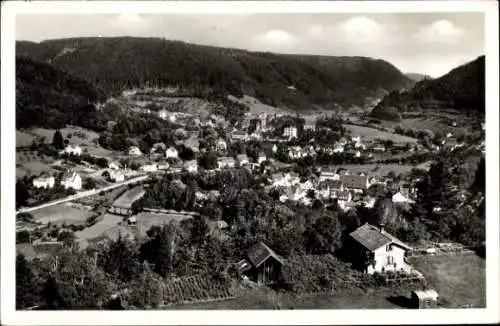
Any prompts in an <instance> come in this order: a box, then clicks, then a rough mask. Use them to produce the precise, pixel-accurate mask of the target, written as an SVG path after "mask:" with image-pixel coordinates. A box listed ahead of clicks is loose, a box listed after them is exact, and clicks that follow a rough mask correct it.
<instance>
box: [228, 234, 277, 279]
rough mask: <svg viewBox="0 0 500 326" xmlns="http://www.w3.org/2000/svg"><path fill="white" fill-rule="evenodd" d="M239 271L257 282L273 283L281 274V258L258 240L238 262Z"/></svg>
mask: <svg viewBox="0 0 500 326" xmlns="http://www.w3.org/2000/svg"><path fill="white" fill-rule="evenodd" d="M237 265H238V268H239V270H240V271H241V272H243V273H244V274H246V275H248V276H249V278H250V279H251V280H252V281H254V282H257V283H262V284H273V283H276V282H277V281H278V280H279V278H280V276H281V267H282V265H283V260H282V259H281V257H279V256H278V255H277V254H276V253H275V252H274V251H273V250H272V249H271V248H269V247H268V246H267V245H266V244H265V243H263V242H259V243H257V244H256V245H254V246H253V247H252V248H250V250H249V251H248V252H247V255H246V258H245V259H243V260H241V261H240V262H238V264H237Z"/></svg>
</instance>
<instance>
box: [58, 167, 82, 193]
mask: <svg viewBox="0 0 500 326" xmlns="http://www.w3.org/2000/svg"><path fill="white" fill-rule="evenodd" d="M61 185H63V186H64V189H69V188H73V189H75V190H80V189H82V178H81V177H80V175H79V174H78V173H76V172H75V171H74V170H67V171H66V172H65V173H64V174H63V177H62V181H61Z"/></svg>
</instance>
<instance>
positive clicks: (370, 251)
mask: <svg viewBox="0 0 500 326" xmlns="http://www.w3.org/2000/svg"><path fill="white" fill-rule="evenodd" d="M350 237H351V238H352V239H354V241H355V242H356V243H357V244H358V245H359V248H358V249H360V251H359V253H360V255H359V257H358V258H360V261H357V263H361V266H364V270H365V272H366V273H368V274H373V273H375V272H379V273H383V272H387V271H400V270H404V271H406V272H408V271H410V270H412V267H411V266H410V265H408V264H407V263H406V262H405V256H406V253H407V252H408V251H409V250H411V249H412V248H411V247H410V246H408V245H406V244H404V243H403V242H401V241H400V240H398V239H397V238H396V237H394V236H393V235H391V234H389V233H387V232H386V231H385V230H384V229H383V227H382V226H381V227H375V226H373V225H370V224H368V223H366V224H364V225H362V226H360V227H359V228H357V229H356V230H355V231H354V232H352V233H351V234H350Z"/></svg>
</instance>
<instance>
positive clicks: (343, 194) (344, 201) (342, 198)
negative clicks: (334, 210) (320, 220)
mask: <svg viewBox="0 0 500 326" xmlns="http://www.w3.org/2000/svg"><path fill="white" fill-rule="evenodd" d="M349 203H352V193H351V192H350V191H348V190H340V191H338V192H337V204H338V205H339V207H340V208H341V209H342V210H344V211H347V210H348V209H349V208H350V207H349V205H348V204H349Z"/></svg>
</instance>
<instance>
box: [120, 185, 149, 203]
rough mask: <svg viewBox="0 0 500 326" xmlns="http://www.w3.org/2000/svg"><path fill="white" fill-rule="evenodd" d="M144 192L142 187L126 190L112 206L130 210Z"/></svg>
mask: <svg viewBox="0 0 500 326" xmlns="http://www.w3.org/2000/svg"><path fill="white" fill-rule="evenodd" d="M145 193H146V191H145V190H144V188H143V187H142V186H137V187H134V188H132V189H130V190H127V191H126V192H125V193H124V194H123V195H121V196H120V197H118V199H117V200H116V201H115V202H114V203H113V206H116V207H120V208H130V207H131V206H132V204H133V203H134V202H135V201H136V200H137V199H139V198H140V197H142V196H143V195H144V194H145Z"/></svg>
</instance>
